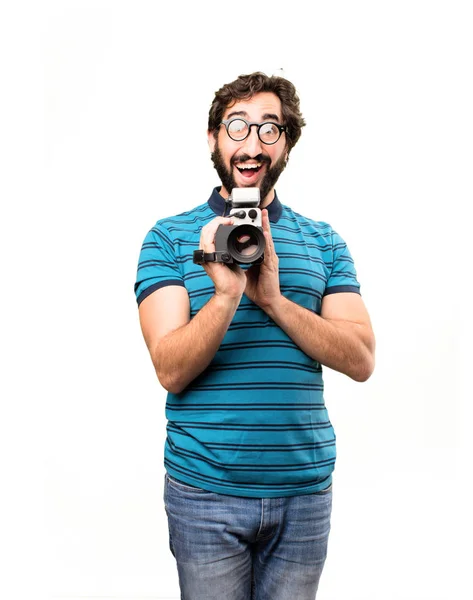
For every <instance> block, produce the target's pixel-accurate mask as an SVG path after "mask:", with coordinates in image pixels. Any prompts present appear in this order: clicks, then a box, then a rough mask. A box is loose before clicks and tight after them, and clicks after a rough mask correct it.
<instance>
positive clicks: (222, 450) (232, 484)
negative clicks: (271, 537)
mask: <svg viewBox="0 0 473 600" xmlns="http://www.w3.org/2000/svg"><path fill="white" fill-rule="evenodd" d="M267 208H268V212H269V218H270V222H271V233H272V236H273V240H274V246H275V250H276V253H277V255H278V257H279V278H280V287H281V292H282V293H283V294H284V296H286V297H287V298H288V299H290V300H292V301H293V302H295V303H297V304H299V305H300V306H303V307H305V308H307V309H308V310H310V311H313V312H315V313H317V314H320V311H321V304H322V298H323V297H324V296H326V295H328V294H333V293H337V292H355V293H359V289H360V286H359V283H358V281H357V278H356V271H355V268H354V264H353V260H352V258H351V256H350V252H349V250H348V248H347V245H346V243H345V242H344V241H343V239H342V238H341V237H340V236H339V235H338V234H337V233H335V231H334V230H333V229H332V228H331V227H330V225H328V224H327V223H323V222H316V221H312V220H311V219H308V218H306V217H303V216H301V215H300V214H298V213H296V212H294V211H293V210H291V209H290V208H289V207H287V206H285V205H282V204H281V203H280V201H279V199H278V197H277V195H275V197H274V200H273V202H272V203H271V204H270V205H269V206H268V207H267ZM224 209H225V202H224V199H223V198H222V197H221V196H220V194H219V193H218V189H217V188H216V189H214V191H213V193H212V195H211V197H210V199H209V200H208V202H206V203H205V204H202V205H200V206H197V207H196V208H194V209H193V210H190V211H188V212H184V213H182V214H179V215H177V216H174V217H170V218H166V219H162V220H160V221H158V222H157V223H156V225H155V226H154V227H153V228H152V229H151V230H150V231H149V233H148V235H147V236H146V238H145V240H144V243H143V246H142V249H141V254H140V258H139V264H138V273H137V281H136V284H135V293H136V298H137V301H138V304H140V303H141V302H142V301H143V300H144V298H146V297H147V296H148V295H149V294H151V293H153V292H154V291H156V290H157V289H159V288H161V287H163V286H167V285H180V286H184V287H185V288H186V290H187V292H188V294H189V300H190V308H191V318H192V317H193V316H194V315H195V314H196V313H197V312H198V311H199V310H200V309H201V308H202V307H203V306H204V305H205V304H206V303H207V302H208V301H209V300H210V298H211V297H212V295H213V293H214V285H213V283H212V280H211V279H210V278H209V277H208V275H207V274H206V272H205V271H204V269H203V268H202V267H201V266H200V265H195V264H194V263H193V261H192V254H193V251H194V250H196V249H197V248H198V247H199V238H200V230H201V228H202V227H203V226H204V225H206V224H207V223H209V222H210V221H211V220H212V219H214V218H215V216H216V215H222V214H223V213H224ZM323 388H324V384H323V378H322V367H321V365H320V364H319V363H318V362H317V361H315V360H313V359H312V358H310V357H309V356H308V355H307V354H305V353H304V352H303V351H302V350H301V349H300V348H299V347H298V346H297V345H296V344H295V343H294V342H293V341H292V340H291V338H289V337H288V335H287V334H286V333H285V332H284V331H283V330H282V329H280V328H279V327H278V326H277V325H276V324H275V323H274V321H272V319H270V317H268V315H267V314H266V313H265V312H264V311H263V310H261V309H260V308H259V307H258V306H256V305H255V304H254V303H252V302H251V301H250V300H249V299H248V298H247V297H246V296H245V295H243V297H242V299H241V302H240V305H239V307H238V309H237V311H236V313H235V316H234V318H233V320H232V322H231V324H230V326H229V328H228V331H227V333H226V335H225V337H224V339H223V341H222V344H221V346H220V348H219V349H218V351H217V353H216V355H215V357H214V359H213V360H212V362H211V363H210V365H209V366H208V367H207V369H206V370H205V371H204V372H203V373H201V374H200V375H199V376H198V377H197V378H196V379H194V381H192V382H191V383H190V384H189V385H188V387H187V388H186V389H185V390H184V391H183V392H181V393H180V394H172V393H168V396H167V402H166V418H167V421H168V422H167V439H166V442H165V449H164V462H165V466H166V469H167V471H168V473H169V474H170V475H171V476H172V477H175V478H176V479H179V480H180V481H183V482H185V483H188V484H190V485H193V486H196V487H199V488H202V489H205V490H209V491H213V492H217V493H221V494H228V495H233V496H248V497H258V498H271V497H278V496H294V495H298V494H310V493H314V492H317V491H320V490H322V489H324V488H326V487H328V486H329V485H330V483H331V478H332V472H333V469H334V465H335V457H336V451H335V433H334V430H333V427H332V425H331V423H330V419H329V416H328V412H327V409H326V407H325V402H324V394H323Z"/></svg>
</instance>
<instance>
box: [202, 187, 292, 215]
mask: <svg viewBox="0 0 473 600" xmlns="http://www.w3.org/2000/svg"><path fill="white" fill-rule="evenodd" d="M220 189H221V188H219V187H216V188H214V189H213V191H212V195H211V196H210V198H209V206H210V208H211V209H212V210H213V211H214V213H215V214H216V215H218V216H219V217H221V216H222V215H223V211H224V210H225V212H228V211H227V210H226V208H227V207H226V202H225V200H224V198H222V196H221V195H220V194H219V190H220ZM265 208H266V209H267V211H268V215H269V220H270V222H271V223H277V222H278V221H279V219H280V218H281V213H282V204H281V203H280V202H279V198H278V196H277V194H276V190H274V198H273V201H272V202H271V204H268V206H265Z"/></svg>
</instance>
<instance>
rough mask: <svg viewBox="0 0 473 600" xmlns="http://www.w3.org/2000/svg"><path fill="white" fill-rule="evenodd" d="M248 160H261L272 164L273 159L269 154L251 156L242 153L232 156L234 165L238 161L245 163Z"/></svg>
mask: <svg viewBox="0 0 473 600" xmlns="http://www.w3.org/2000/svg"><path fill="white" fill-rule="evenodd" d="M248 160H256V162H260V163H263V164H267V165H270V164H271V159H270V158H269V156H266V155H264V154H258V156H249V155H248V154H240V155H239V156H235V157H234V158H232V165H234V164H236V163H244V162H246V161H248Z"/></svg>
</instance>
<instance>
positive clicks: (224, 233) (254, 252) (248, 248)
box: [193, 188, 266, 265]
mask: <svg viewBox="0 0 473 600" xmlns="http://www.w3.org/2000/svg"><path fill="white" fill-rule="evenodd" d="M227 202H228V203H229V204H230V206H231V210H230V213H229V215H228V216H229V217H233V220H234V223H235V225H219V226H218V229H217V232H216V234H215V252H208V253H204V251H203V250H195V251H194V257H193V260H194V263H197V264H202V263H204V262H223V263H227V264H231V263H237V264H240V265H248V264H250V265H255V264H256V265H258V264H261V263H262V262H263V258H264V249H265V245H266V242H265V239H264V235H263V227H262V220H261V209H259V208H258V206H259V203H260V193H259V188H233V190H232V193H231V195H230V198H229V199H228V201H227Z"/></svg>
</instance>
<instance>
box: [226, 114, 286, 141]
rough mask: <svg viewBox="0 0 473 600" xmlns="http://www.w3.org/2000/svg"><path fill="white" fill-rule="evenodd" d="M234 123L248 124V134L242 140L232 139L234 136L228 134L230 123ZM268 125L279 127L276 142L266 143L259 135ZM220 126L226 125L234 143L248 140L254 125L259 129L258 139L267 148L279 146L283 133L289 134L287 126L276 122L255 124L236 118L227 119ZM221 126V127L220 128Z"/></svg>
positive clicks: (257, 131)
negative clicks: (264, 126) (262, 128)
mask: <svg viewBox="0 0 473 600" xmlns="http://www.w3.org/2000/svg"><path fill="white" fill-rule="evenodd" d="M233 121H243V122H244V123H246V124H247V125H248V133H247V134H246V135H245V137H244V138H241V140H235V139H234V138H232V136H231V135H230V134H229V132H228V126H229V125H230V123H233ZM268 124H270V125H275V126H276V127H277V129H278V130H279V137H278V139H277V140H275V141H274V142H265V141H264V140H262V139H261V136H260V134H259V132H260V129H261V127H263V125H268ZM220 125H225V129H226V131H227V135H228V137H229V138H230V139H231V140H233V141H234V142H244V141H245V140H246V138H248V137H249V136H250V133H251V128H252V127H253V125H254V126H255V127H257V130H256V133H257V134H258V139H259V140H260V142H261V143H263V144H265V145H266V146H273V145H274V144H277V143H278V142H279V140H280V139H281V135H282V134H283V133H287V125H279V123H275V122H274V121H263V122H262V123H255V122H250V121H247V120H246V119H242V117H234V118H233V119H226V120H225V121H222V122H221V123H220ZM220 125H219V127H220Z"/></svg>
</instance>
